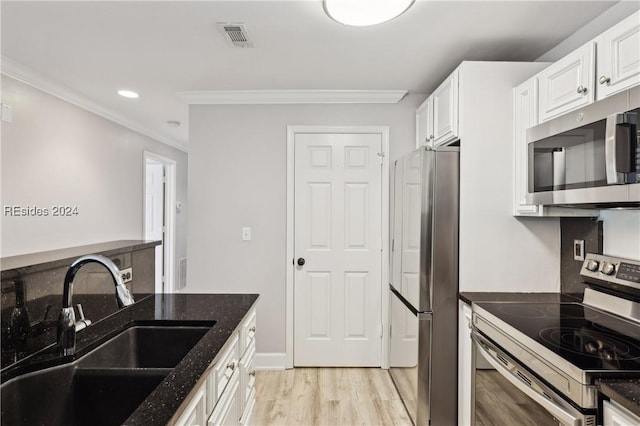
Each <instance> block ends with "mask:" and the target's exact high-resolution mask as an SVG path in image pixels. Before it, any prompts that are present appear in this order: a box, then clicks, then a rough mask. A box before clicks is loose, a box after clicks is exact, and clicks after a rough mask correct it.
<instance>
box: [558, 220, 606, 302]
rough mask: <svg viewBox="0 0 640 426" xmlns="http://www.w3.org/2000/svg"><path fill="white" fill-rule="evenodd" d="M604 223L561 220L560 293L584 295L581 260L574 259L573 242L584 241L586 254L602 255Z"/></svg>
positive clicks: (598, 221)
mask: <svg viewBox="0 0 640 426" xmlns="http://www.w3.org/2000/svg"><path fill="white" fill-rule="evenodd" d="M602 228H603V227H602V221H600V220H597V218H581V217H575V218H574V217H563V218H561V219H560V291H561V292H562V293H566V294H579V295H582V294H583V293H584V289H585V288H586V286H585V285H584V284H583V283H582V278H581V277H580V268H581V267H582V263H583V262H582V261H581V260H575V259H574V258H573V253H574V251H573V249H574V246H573V241H574V240H584V252H585V253H597V254H602Z"/></svg>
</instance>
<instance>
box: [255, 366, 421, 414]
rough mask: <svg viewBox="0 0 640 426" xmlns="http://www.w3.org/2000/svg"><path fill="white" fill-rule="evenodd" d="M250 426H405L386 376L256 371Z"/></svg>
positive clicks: (354, 371)
mask: <svg viewBox="0 0 640 426" xmlns="http://www.w3.org/2000/svg"><path fill="white" fill-rule="evenodd" d="M250 424H252V425H331V426H334V425H349V426H351V425H385V426H387V425H388V426H391V425H407V426H410V425H411V420H410V419H409V416H408V415H407V412H406V410H405V408H404V406H403V405H402V401H400V398H399V396H398V392H397V391H396V389H395V387H394V386H393V383H392V382H391V379H390V377H389V372H388V371H387V370H382V369H380V368H294V369H291V370H282V371H258V372H257V374H256V405H255V407H254V411H253V414H252V416H251V420H250Z"/></svg>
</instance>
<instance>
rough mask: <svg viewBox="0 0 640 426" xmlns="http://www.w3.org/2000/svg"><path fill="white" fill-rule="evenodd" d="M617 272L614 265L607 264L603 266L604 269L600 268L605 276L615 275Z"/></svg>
mask: <svg viewBox="0 0 640 426" xmlns="http://www.w3.org/2000/svg"><path fill="white" fill-rule="evenodd" d="M615 271H616V265H614V264H613V263H608V262H605V263H603V264H602V267H601V268H600V272H602V273H603V274H605V275H613V273H614V272H615Z"/></svg>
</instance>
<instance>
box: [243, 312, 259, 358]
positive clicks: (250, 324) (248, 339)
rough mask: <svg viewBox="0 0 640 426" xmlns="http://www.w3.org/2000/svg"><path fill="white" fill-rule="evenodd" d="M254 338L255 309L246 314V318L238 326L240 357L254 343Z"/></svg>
mask: <svg viewBox="0 0 640 426" xmlns="http://www.w3.org/2000/svg"><path fill="white" fill-rule="evenodd" d="M255 336H256V310H255V308H253V309H251V311H250V312H249V313H248V314H247V317H246V318H245V320H244V321H243V322H242V325H241V326H240V355H242V354H244V353H245V352H246V350H247V348H248V347H249V345H251V343H252V342H253V341H254V339H255Z"/></svg>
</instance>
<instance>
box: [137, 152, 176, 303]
mask: <svg viewBox="0 0 640 426" xmlns="http://www.w3.org/2000/svg"><path fill="white" fill-rule="evenodd" d="M143 170H144V178H143V183H144V200H143V239H145V240H154V241H161V244H160V245H158V246H156V259H155V265H156V267H155V292H156V293H173V292H174V290H175V274H174V269H175V268H174V265H175V238H176V233H175V222H176V218H175V216H176V210H175V206H176V162H175V161H174V160H171V159H169V158H166V157H163V156H161V155H158V154H155V153H152V152H149V151H145V152H144V167H143Z"/></svg>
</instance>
